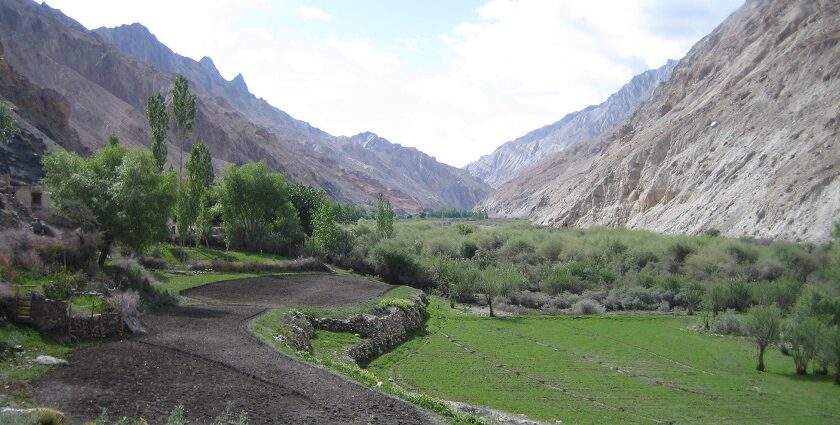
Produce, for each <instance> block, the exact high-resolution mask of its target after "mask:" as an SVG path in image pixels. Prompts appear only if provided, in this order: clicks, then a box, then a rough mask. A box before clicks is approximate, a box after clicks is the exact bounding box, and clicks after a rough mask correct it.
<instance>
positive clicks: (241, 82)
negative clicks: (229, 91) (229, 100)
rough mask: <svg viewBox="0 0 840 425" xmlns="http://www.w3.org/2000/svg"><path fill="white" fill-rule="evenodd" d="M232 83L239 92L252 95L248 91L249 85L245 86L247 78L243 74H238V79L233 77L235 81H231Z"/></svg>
mask: <svg viewBox="0 0 840 425" xmlns="http://www.w3.org/2000/svg"><path fill="white" fill-rule="evenodd" d="M211 63H212V62H211ZM214 68H215V66H214ZM230 82H231V83H232V84H233V87H235V88H236V89H237V90H239V91H241V92H244V93H250V92H249V91H248V85H247V84H245V77H243V76H242V73H241V72H240V73H239V74H236V77H233V79H232V80H230Z"/></svg>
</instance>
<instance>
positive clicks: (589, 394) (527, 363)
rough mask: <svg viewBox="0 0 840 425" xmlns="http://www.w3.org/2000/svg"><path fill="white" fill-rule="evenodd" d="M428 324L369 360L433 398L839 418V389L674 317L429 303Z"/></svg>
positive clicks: (662, 417) (661, 414) (630, 419)
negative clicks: (534, 313) (761, 360)
mask: <svg viewBox="0 0 840 425" xmlns="http://www.w3.org/2000/svg"><path fill="white" fill-rule="evenodd" d="M429 313H430V319H429V322H428V325H427V333H426V334H425V335H420V336H418V337H416V338H414V339H413V340H411V341H409V342H407V343H405V344H403V345H401V346H399V347H398V348H397V349H395V350H393V351H391V352H389V353H386V354H385V355H383V356H381V357H379V358H377V359H376V360H374V361H373V362H372V363H371V364H370V365H369V366H368V367H369V370H370V371H371V372H373V373H374V374H376V375H377V376H380V377H381V378H388V377H390V378H392V379H394V380H395V382H396V383H397V384H399V385H402V386H403V387H405V388H407V389H409V390H414V391H422V392H424V393H427V394H429V395H431V396H434V397H439V398H443V399H447V400H456V401H462V402H466V403H470V404H474V405H479V406H486V407H491V408H496V409H499V410H503V411H507V412H510V413H514V414H522V413H524V414H527V416H528V417H529V418H531V419H536V420H541V421H547V422H551V423H555V421H562V422H563V423H655V422H665V423H667V422H674V423H739V424H741V423H821V424H824V423H840V403H838V399H840V398H839V397H840V387H837V386H835V385H833V384H832V383H831V380H830V379H829V378H827V377H814V376H810V375H809V376H807V377H800V376H796V375H795V373H794V368H793V361H792V360H791V359H790V358H789V357H784V356H782V355H781V354H780V353H779V352H778V351H777V350H772V351H771V352H769V353H768V355H767V357H766V361H767V366H768V371H769V372H766V373H759V372H756V371H755V370H754V366H755V364H754V355H755V354H754V351H755V350H754V347H753V345H752V344H751V342H750V341H749V340H746V339H742V338H734V337H718V336H709V335H701V334H697V333H695V332H693V331H691V330H690V328H691V327H692V326H693V325H695V324H696V323H698V321H699V318H694V317H675V316H650V315H648V316H597V317H568V316H567V317H527V316H526V317H513V318H505V319H490V318H486V317H480V316H476V315H471V314H465V313H459V312H455V311H452V310H450V309H449V308H448V306H447V305H445V304H444V302H443V301H442V300H440V299H434V300H433V302H432V304H431V305H430V306H429Z"/></svg>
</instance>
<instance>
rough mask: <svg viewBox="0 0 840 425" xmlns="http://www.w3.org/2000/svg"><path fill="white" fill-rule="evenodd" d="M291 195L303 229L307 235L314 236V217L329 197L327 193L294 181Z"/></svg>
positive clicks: (290, 188)
mask: <svg viewBox="0 0 840 425" xmlns="http://www.w3.org/2000/svg"><path fill="white" fill-rule="evenodd" d="M289 197H290V198H291V201H292V205H294V206H295V209H296V210H297V212H298V218H299V219H300V224H301V226H303V230H304V231H305V232H306V234H307V235H309V236H312V230H313V227H312V217H313V216H314V215H315V211H316V210H317V209H318V207H320V206H321V203H322V202H324V201H325V200H326V199H327V195H326V194H325V193H324V192H322V191H320V190H318V189H315V188H313V187H310V186H307V185H305V184H302V183H293V184H290V185H289Z"/></svg>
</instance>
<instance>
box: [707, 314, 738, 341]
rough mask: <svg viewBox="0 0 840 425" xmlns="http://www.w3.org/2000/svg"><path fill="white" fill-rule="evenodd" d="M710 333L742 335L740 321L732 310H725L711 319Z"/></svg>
mask: <svg viewBox="0 0 840 425" xmlns="http://www.w3.org/2000/svg"><path fill="white" fill-rule="evenodd" d="M711 330H712V333H715V334H718V335H742V330H741V321H740V320H739V319H738V314H737V313H736V312H735V311H734V310H726V313H723V314H719V315H718V316H717V317H715V319H714V320H713V321H712V328H711Z"/></svg>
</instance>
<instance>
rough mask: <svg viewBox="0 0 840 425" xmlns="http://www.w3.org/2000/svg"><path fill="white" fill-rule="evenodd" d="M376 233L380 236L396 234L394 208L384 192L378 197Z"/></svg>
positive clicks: (385, 236)
mask: <svg viewBox="0 0 840 425" xmlns="http://www.w3.org/2000/svg"><path fill="white" fill-rule="evenodd" d="M376 234H377V235H378V236H379V237H380V238H391V237H393V236H394V209H393V208H392V207H391V201H390V200H388V198H386V197H385V195H384V194H383V193H382V192H379V195H378V196H377V197H376Z"/></svg>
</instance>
